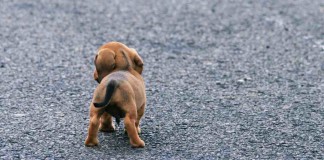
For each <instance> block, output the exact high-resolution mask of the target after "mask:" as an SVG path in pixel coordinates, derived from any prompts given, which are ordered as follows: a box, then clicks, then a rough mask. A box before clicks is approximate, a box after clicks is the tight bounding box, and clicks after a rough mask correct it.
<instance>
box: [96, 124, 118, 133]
mask: <svg viewBox="0 0 324 160" xmlns="http://www.w3.org/2000/svg"><path fill="white" fill-rule="evenodd" d="M115 130H116V129H115V126H114V125H106V126H104V125H100V127H99V131H101V132H115Z"/></svg>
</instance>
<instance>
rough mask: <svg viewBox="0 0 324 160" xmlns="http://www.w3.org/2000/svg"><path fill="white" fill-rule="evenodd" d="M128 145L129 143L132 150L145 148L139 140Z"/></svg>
mask: <svg viewBox="0 0 324 160" xmlns="http://www.w3.org/2000/svg"><path fill="white" fill-rule="evenodd" d="M130 143H131V145H132V147H133V148H144V147H145V143H144V141H143V140H140V141H139V142H137V143H134V142H132V141H130Z"/></svg>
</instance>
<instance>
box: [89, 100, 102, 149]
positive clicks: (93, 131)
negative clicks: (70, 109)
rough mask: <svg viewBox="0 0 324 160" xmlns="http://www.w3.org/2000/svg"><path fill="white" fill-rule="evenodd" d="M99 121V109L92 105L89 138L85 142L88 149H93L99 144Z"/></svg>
mask: <svg viewBox="0 0 324 160" xmlns="http://www.w3.org/2000/svg"><path fill="white" fill-rule="evenodd" d="M99 119H100V112H99V109H97V108H95V107H94V105H93V104H92V103H91V106H90V123H89V128H88V136H87V139H86V141H85V145H86V146H87V147H92V146H96V145H98V144H99V141H98V129H99Z"/></svg>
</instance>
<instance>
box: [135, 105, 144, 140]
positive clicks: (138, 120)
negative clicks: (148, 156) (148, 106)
mask: <svg viewBox="0 0 324 160" xmlns="http://www.w3.org/2000/svg"><path fill="white" fill-rule="evenodd" d="M144 111H145V104H144V105H143V106H141V108H140V109H139V110H138V111H137V118H136V122H135V126H136V129H137V133H138V134H140V133H141V128H140V127H139V124H140V120H141V118H142V116H143V115H144Z"/></svg>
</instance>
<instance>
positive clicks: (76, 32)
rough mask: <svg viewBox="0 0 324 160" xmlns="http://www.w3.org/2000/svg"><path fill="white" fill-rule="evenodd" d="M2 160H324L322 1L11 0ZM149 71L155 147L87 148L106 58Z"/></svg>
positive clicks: (119, 135) (4, 39) (4, 34)
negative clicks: (110, 47) (124, 52)
mask: <svg viewBox="0 0 324 160" xmlns="http://www.w3.org/2000/svg"><path fill="white" fill-rule="evenodd" d="M0 3H1V5H0V42H1V43H0V75H1V76H0V93H1V94H0V159H323V158H324V149H323V148H324V140H323V137H324V122H323V121H324V104H323V101H324V93H323V92H324V80H323V78H324V38H323V37H324V16H323V15H324V2H323V1H322V0H312V1H309V0H298V1H295V0H285V1H281V0H274V1H265V0H261V1H252V0H237V1H227V0H207V1H198V0H197V1H193V0H170V1H145V0H141V1H137V0H136V1H119V0H113V1H110V2H108V1H104V0H83V1H77V0H56V1H49V0H35V1H20V0H0ZM109 41H120V42H123V43H125V44H127V45H128V46H130V47H133V48H136V49H137V50H138V52H139V53H140V55H141V56H142V58H143V59H144V62H145V71H144V75H143V76H144V78H145V81H146V87H147V100H148V104H147V110H146V112H145V117H144V118H143V120H142V123H141V126H142V132H143V133H142V134H141V137H142V139H143V140H144V141H145V142H146V147H145V148H144V149H132V148H131V147H130V144H129V141H128V137H127V136H126V135H125V134H124V133H123V127H124V126H123V124H121V125H120V126H119V128H118V129H117V131H116V132H114V133H110V134H108V133H100V134H99V141H100V146H99V147H95V148H87V147H84V140H85V138H86V131H87V127H88V120H89V119H88V114H89V111H88V106H89V103H90V100H91V97H92V93H93V91H94V88H95V87H96V85H97V84H96V82H95V81H94V80H93V78H92V74H93V69H94V64H93V59H94V55H95V52H96V49H97V48H98V47H99V46H100V45H102V44H104V43H105V42H109Z"/></svg>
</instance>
